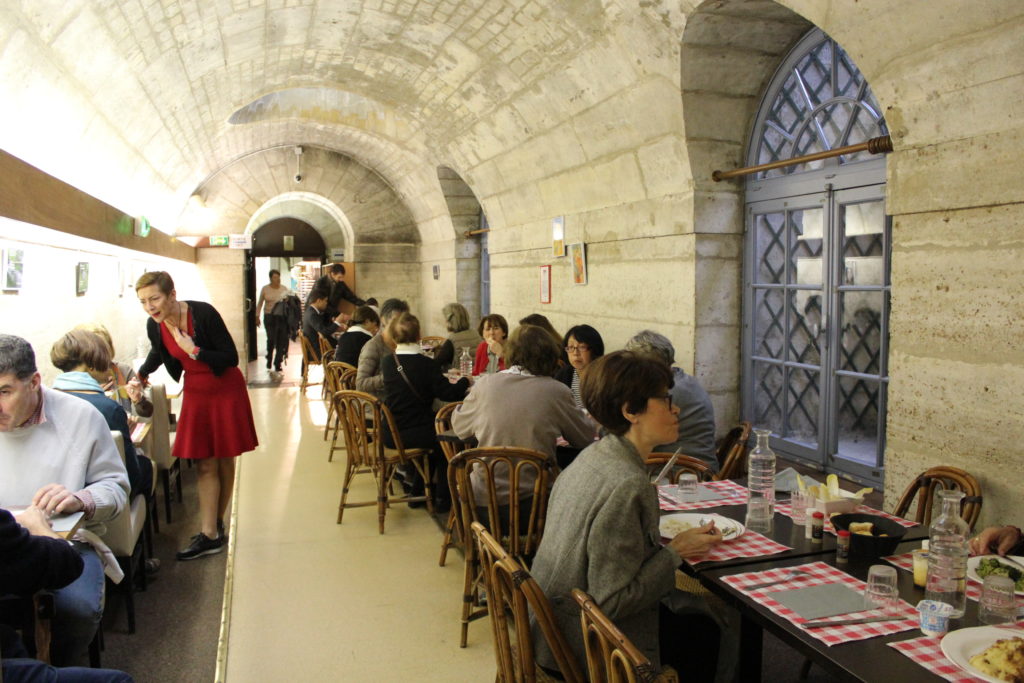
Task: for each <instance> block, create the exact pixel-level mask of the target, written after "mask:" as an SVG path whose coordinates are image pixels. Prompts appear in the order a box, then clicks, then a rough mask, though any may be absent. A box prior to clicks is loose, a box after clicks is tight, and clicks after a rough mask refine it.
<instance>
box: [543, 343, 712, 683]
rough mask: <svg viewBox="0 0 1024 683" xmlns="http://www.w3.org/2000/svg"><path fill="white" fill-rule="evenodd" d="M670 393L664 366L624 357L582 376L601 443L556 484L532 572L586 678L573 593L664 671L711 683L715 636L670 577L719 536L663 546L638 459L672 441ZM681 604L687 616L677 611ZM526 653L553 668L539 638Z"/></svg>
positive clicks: (695, 532) (689, 537)
mask: <svg viewBox="0 0 1024 683" xmlns="http://www.w3.org/2000/svg"><path fill="white" fill-rule="evenodd" d="M671 387H672V373H671V370H670V369H669V368H668V366H667V365H665V364H664V363H661V362H660V361H658V360H655V359H652V358H649V357H644V356H640V355H637V354H635V353H632V352H630V351H619V352H616V353H612V354H609V355H607V356H603V357H601V358H599V359H597V360H595V361H594V362H593V363H592V364H591V365H590V366H589V367H588V368H587V369H586V371H585V372H584V373H583V376H582V384H581V395H582V398H583V402H584V405H585V406H586V408H587V410H589V411H590V414H591V416H592V417H593V418H594V419H596V420H597V421H598V422H599V423H600V424H601V425H602V426H603V427H604V428H605V429H606V430H607V431H608V435H607V436H605V437H604V438H603V439H601V440H600V441H599V442H597V443H595V444H594V445H592V446H590V447H588V448H586V449H585V450H584V451H583V452H582V453H580V456H579V457H578V458H577V459H576V461H575V462H574V463H573V465H572V467H570V468H568V469H566V470H565V471H564V472H562V474H561V475H560V476H559V477H558V479H557V480H556V481H555V485H554V488H553V489H552V491H551V502H550V505H549V507H548V516H547V526H546V528H545V531H544V539H543V540H542V541H541V544H540V548H539V550H538V551H537V557H536V558H535V560H534V562H533V568H532V572H533V575H534V576H535V577H536V579H537V582H538V583H539V584H540V586H541V588H543V589H544V593H545V594H546V595H547V596H548V598H549V599H550V600H551V603H552V606H553V608H554V612H555V617H556V619H557V621H558V624H559V627H560V628H561V629H562V632H563V633H564V634H565V636H566V639H567V640H568V642H569V644H570V646H571V647H572V650H573V652H574V653H575V655H576V657H577V659H579V660H580V663H581V666H583V668H584V670H585V669H586V667H585V660H586V654H585V649H584V645H583V637H582V634H581V631H580V618H579V608H578V607H577V606H576V603H575V601H574V600H573V598H572V595H571V592H572V589H573V588H580V589H582V590H585V591H586V592H588V593H590V595H592V596H593V597H594V600H595V601H596V602H597V604H598V605H599V606H600V607H601V609H602V610H603V611H604V612H605V613H606V614H607V615H608V616H609V618H611V619H612V620H613V621H614V622H615V623H616V625H617V626H619V628H621V629H622V630H623V632H625V634H626V636H628V637H629V639H630V640H632V641H633V643H634V644H635V645H636V646H637V647H638V648H640V650H641V651H643V653H644V654H645V655H647V656H648V657H649V658H650V659H651V661H652V662H653V663H654V664H655V666H660V665H661V662H665V663H667V664H671V665H672V666H673V667H674V668H676V670H677V671H680V674H681V677H682V678H683V679H684V680H687V681H690V680H705V679H707V680H711V679H712V678H713V677H714V672H715V664H716V656H715V655H716V652H717V649H718V633H717V628H716V627H715V623H714V621H713V620H712V619H710V618H709V617H708V616H706V615H702V614H701V612H702V605H701V604H698V603H697V602H696V599H695V597H694V596H692V595H689V594H680V592H679V591H676V590H675V569H676V567H677V566H679V563H680V561H681V560H682V558H685V557H695V556H698V555H702V554H704V553H705V552H707V551H708V550H709V549H710V548H711V547H712V546H714V545H715V544H717V543H720V542H721V540H722V537H721V535H720V534H718V533H717V531H716V530H715V528H714V524H713V523H712V524H708V525H707V526H704V527H700V528H697V529H690V530H689V531H684V532H682V533H681V534H679V535H677V536H676V537H675V538H673V539H672V540H671V541H669V543H668V545H666V546H662V544H661V542H660V534H659V532H658V499H657V494H656V492H655V490H654V487H653V486H652V485H651V482H650V479H649V477H648V474H647V470H646V468H645V467H644V456H645V455H646V454H648V453H650V452H651V451H652V450H653V449H654V447H655V446H657V445H659V444H662V443H666V442H671V441H674V440H675V439H676V434H677V428H678V422H679V420H678V415H679V409H678V408H676V407H675V406H673V405H672V397H671V394H670V393H669V389H670V388H671ZM686 596H689V597H688V598H687V597H686ZM663 601H666V602H671V604H672V605H673V610H676V611H672V610H669V609H668V608H667V607H665V606H662V603H663ZM687 602H690V603H693V604H692V605H691V607H692V609H685V608H684V609H683V610H682V611H683V612H684V614H679V613H677V611H679V609H680V605H681V604H682V605H685V603H687ZM701 602H702V601H701ZM686 612H689V614H685V613H686ZM659 641H660V643H661V645H660V646H659ZM534 646H535V648H536V653H537V661H538V662H539V663H540V664H541V666H543V667H545V668H551V669H555V668H556V666H557V665H556V663H555V660H554V658H553V657H552V655H551V651H550V650H549V649H548V647H547V644H546V643H545V641H544V638H543V636H541V635H540V633H539V631H537V630H535V631H534Z"/></svg>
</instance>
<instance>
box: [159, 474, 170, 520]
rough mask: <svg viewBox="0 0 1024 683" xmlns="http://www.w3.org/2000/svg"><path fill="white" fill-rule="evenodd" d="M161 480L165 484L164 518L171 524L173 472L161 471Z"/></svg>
mask: <svg viewBox="0 0 1024 683" xmlns="http://www.w3.org/2000/svg"><path fill="white" fill-rule="evenodd" d="M160 478H161V479H162V480H163V484H164V517H166V518H167V523H168V524H170V523H171V471H170V470H160Z"/></svg>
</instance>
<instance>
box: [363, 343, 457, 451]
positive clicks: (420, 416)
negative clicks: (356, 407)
mask: <svg viewBox="0 0 1024 683" xmlns="http://www.w3.org/2000/svg"><path fill="white" fill-rule="evenodd" d="M397 358H398V360H399V361H401V363H402V369H403V370H405V374H406V376H407V377H408V378H409V382H411V383H412V385H413V386H414V387H416V393H418V394H419V396H416V394H414V393H413V391H412V390H411V389H410V388H409V385H408V384H406V382H405V380H404V379H403V378H402V375H401V374H400V373H399V372H398V364H397V362H396V360H395V359H396V356H395V354H393V353H389V354H388V355H386V356H384V357H383V358H381V360H380V373H381V375H382V376H383V377H384V391H385V392H386V395H387V398H386V399H385V400H384V403H385V404H386V405H387V407H388V408H389V409H390V410H391V414H392V415H393V416H394V417H395V423H396V426H397V427H398V431H399V432H404V431H406V430H408V429H415V428H417V427H419V428H426V429H429V430H432V429H433V427H434V399H441V400H442V401H461V400H462V399H463V398H465V396H466V392H467V391H468V390H469V380H468V379H466V378H465V377H463V378H461V379H459V381H458V382H456V383H455V384H452V383H451V382H449V381H448V378H447V377H445V376H444V374H442V373H441V368H440V366H439V365H438V364H437V362H436V361H434V359H433V358H429V357H427V356H424V355H419V354H417V355H412V354H402V355H401V356H397Z"/></svg>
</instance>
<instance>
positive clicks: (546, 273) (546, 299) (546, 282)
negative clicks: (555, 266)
mask: <svg viewBox="0 0 1024 683" xmlns="http://www.w3.org/2000/svg"><path fill="white" fill-rule="evenodd" d="M540 302H541V303H542V304H549V303H551V266H541V267H540Z"/></svg>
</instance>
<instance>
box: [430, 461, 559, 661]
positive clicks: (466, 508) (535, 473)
mask: <svg viewBox="0 0 1024 683" xmlns="http://www.w3.org/2000/svg"><path fill="white" fill-rule="evenodd" d="M556 467H557V466H556V465H555V462H554V460H553V459H551V458H548V457H547V456H546V455H544V454H543V453H540V452H538V451H535V450H532V449H529V448H506V447H496V446H492V447H486V448H470V449H467V450H464V451H462V452H461V453H459V454H458V455H456V456H455V457H454V458H452V460H451V462H449V463H448V486H449V488H450V489H451V490H452V506H453V507H454V506H456V505H457V506H458V508H459V515H460V516H461V520H460V522H461V526H462V529H469V528H470V525H472V523H473V522H480V523H481V524H483V525H484V527H485V528H486V529H487V530H488V531H489V532H490V533H491V535H492V536H494V537H495V538H497V539H498V540H499V541H500V542H501V544H502V546H503V547H504V548H505V549H506V550H507V551H508V553H509V554H510V555H511V556H512V557H514V558H516V560H518V561H520V562H521V563H523V565H529V563H530V561H531V560H532V559H533V556H534V554H535V553H536V552H537V547H538V546H539V545H540V540H541V537H542V536H543V535H544V521H545V518H546V516H547V508H548V495H549V494H550V492H551V486H550V482H551V480H552V479H554V475H555V468H556ZM471 472H472V473H473V474H474V478H476V479H478V480H479V484H478V486H479V488H481V489H483V491H484V492H485V495H486V497H487V498H486V500H477V493H476V491H475V490H474V487H473V485H472V481H471V477H470V473H471ZM501 479H504V481H507V482H508V489H507V490H509V491H512V492H516V493H518V495H510V496H504V497H505V500H500V499H499V494H498V491H497V485H496V482H497V481H498V480H501ZM531 479H532V480H533V484H532V487H531V488H530V492H531V493H530V496H528V497H526V496H523V495H522V493H521V492H520V483H523V484H524V485H525V484H527V483H528V482H529V481H530V480H531ZM524 503H525V504H524ZM478 509H480V510H484V509H486V511H487V513H486V518H484V519H480V518H479V513H478ZM464 550H465V552H464V557H465V574H464V580H463V588H462V635H461V639H460V641H459V646H460V647H466V641H467V639H468V636H469V622H471V621H473V620H475V619H479V618H480V617H482V616H484V615H485V614H486V613H487V609H486V607H485V606H484V605H483V604H482V600H481V594H480V588H481V583H482V581H483V574H482V572H481V570H480V558H479V557H478V555H477V553H476V550H475V548H474V544H472V543H465V544H464Z"/></svg>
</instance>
